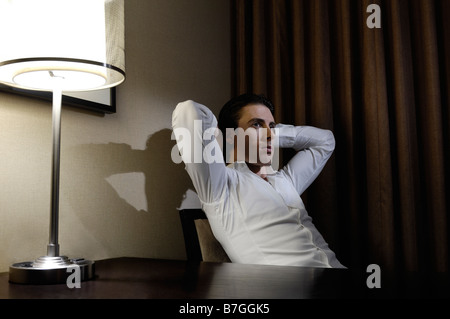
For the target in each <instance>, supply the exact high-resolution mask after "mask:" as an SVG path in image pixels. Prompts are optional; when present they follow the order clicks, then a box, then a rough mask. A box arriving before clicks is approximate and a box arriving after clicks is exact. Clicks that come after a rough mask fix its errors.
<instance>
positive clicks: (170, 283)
mask: <svg viewBox="0 0 450 319" xmlns="http://www.w3.org/2000/svg"><path fill="white" fill-rule="evenodd" d="M367 276H368V274H366V273H360V274H355V273H354V272H352V271H350V270H345V269H344V270H343V269H317V268H301V267H278V266H258V265H240V264H231V263H224V264H219V263H199V264H190V263H187V262H185V261H169V260H155V259H142V258H115V259H108V260H100V261H97V262H96V279H95V280H91V281H87V282H82V283H81V288H79V289H76V288H74V289H69V288H68V287H67V285H65V284H63V285H49V286H46V285H43V286H37V285H18V284H11V283H9V282H8V273H2V274H0V299H55V298H56V299H150V298H152V299H186V298H188V299H305V298H308V299H314V298H380V297H381V298H403V297H413V298H416V297H424V298H434V297H439V298H444V297H445V298H449V297H450V292H449V288H448V287H449V286H447V284H448V282H449V281H448V277H447V276H445V278H444V279H445V280H444V281H442V280H441V279H439V280H438V281H437V282H435V281H430V279H429V278H428V279H427V280H426V281H418V280H416V279H414V280H412V281H411V282H410V283H409V284H408V283H407V284H406V285H405V286H401V287H398V286H396V285H391V284H390V282H389V281H388V278H387V277H382V281H381V283H382V288H380V289H369V288H368V287H367V285H366V279H367ZM435 285H437V286H435Z"/></svg>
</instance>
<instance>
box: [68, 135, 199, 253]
mask: <svg viewBox="0 0 450 319" xmlns="http://www.w3.org/2000/svg"><path fill="white" fill-rule="evenodd" d="M171 134H172V131H171V130H169V129H164V130H161V131H159V132H157V133H155V134H153V135H151V136H150V137H149V138H148V140H147V147H146V149H145V150H136V149H132V148H131V147H130V146H129V145H127V144H113V143H109V144H88V145H79V146H76V147H72V148H70V149H68V150H65V151H64V152H65V153H66V156H67V157H68V159H70V160H67V161H64V163H66V162H67V163H70V164H68V165H69V166H70V167H66V169H67V170H69V171H70V173H69V174H67V175H70V176H72V178H71V179H70V180H67V181H66V182H65V184H66V185H67V186H68V188H70V189H71V190H72V191H71V193H70V194H67V195H66V197H68V198H67V200H68V202H69V205H70V208H69V209H70V210H71V211H72V212H73V213H72V214H75V215H77V218H78V219H79V221H78V223H81V224H82V225H83V227H84V229H85V230H86V233H88V234H89V235H90V236H92V237H93V239H95V245H94V246H95V247H97V248H96V249H97V250H98V249H101V250H102V251H101V252H99V253H101V255H102V256H107V257H110V256H144V257H156V258H170V259H174V258H175V259H177V258H178V257H179V258H183V257H184V256H185V251H184V241H183V237H182V229H181V224H180V221H179V215H178V212H177V208H179V207H180V206H181V204H182V201H183V198H184V197H185V194H186V193H188V192H189V191H190V189H193V186H192V182H191V181H190V179H189V176H188V175H187V173H186V171H185V169H184V165H183V164H175V163H173V161H172V159H171V151H172V148H173V146H174V145H175V141H173V140H172V139H171Z"/></svg>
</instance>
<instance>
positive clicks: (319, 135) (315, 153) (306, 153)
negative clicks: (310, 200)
mask: <svg viewBox="0 0 450 319" xmlns="http://www.w3.org/2000/svg"><path fill="white" fill-rule="evenodd" d="M277 132H278V143H279V147H280V148H292V149H294V150H295V151H297V153H296V154H295V156H294V157H293V158H292V159H291V160H290V161H289V163H288V164H287V165H286V166H285V167H284V168H283V169H282V171H283V172H284V173H285V174H286V175H287V176H288V177H289V178H290V179H291V180H292V183H293V184H294V187H295V189H296V190H297V192H298V193H299V194H300V195H301V194H302V193H303V192H304V191H305V190H306V189H307V188H308V187H309V186H310V185H311V184H312V182H314V180H315V179H316V178H317V176H318V175H319V174H320V172H321V171H322V170H323V168H324V167H325V164H326V163H327V161H328V159H329V158H330V157H331V155H332V154H333V151H334V147H335V140H334V135H333V133H332V132H331V131H329V130H323V129H319V128H315V127H311V126H292V125H283V124H279V125H277Z"/></svg>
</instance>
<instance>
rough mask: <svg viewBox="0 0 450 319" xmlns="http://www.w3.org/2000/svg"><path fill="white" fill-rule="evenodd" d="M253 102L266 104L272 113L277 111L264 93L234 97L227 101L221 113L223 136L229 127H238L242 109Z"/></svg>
mask: <svg viewBox="0 0 450 319" xmlns="http://www.w3.org/2000/svg"><path fill="white" fill-rule="evenodd" d="M252 104H262V105H265V106H266V107H267V108H268V109H269V110H270V112H271V113H272V115H273V114H274V112H275V110H274V107H273V104H272V102H270V101H269V99H267V98H266V97H265V96H264V95H262V94H259V95H258V94H253V93H245V94H242V95H239V96H237V97H235V98H232V99H231V100H229V101H228V102H227V103H225V105H224V106H223V107H222V110H220V113H219V119H218V122H219V129H220V130H221V131H222V134H223V136H225V133H226V129H227V128H233V129H236V128H237V127H238V121H239V116H240V112H241V109H242V108H243V107H245V106H247V105H252Z"/></svg>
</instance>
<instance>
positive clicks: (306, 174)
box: [172, 101, 345, 268]
mask: <svg viewBox="0 0 450 319" xmlns="http://www.w3.org/2000/svg"><path fill="white" fill-rule="evenodd" d="M194 121H196V122H197V124H196V125H194ZM198 121H201V125H198V123H200V122H198ZM172 126H173V130H174V135H175V137H176V139H177V144H178V147H179V150H180V153H181V157H182V160H183V161H184V163H185V165H186V170H187V172H188V174H189V176H190V177H191V179H192V182H193V185H194V187H195V189H196V191H197V194H198V196H199V199H200V202H201V205H202V209H203V210H204V212H205V214H206V215H207V217H208V220H209V223H210V225H211V229H212V231H213V233H214V236H215V237H216V239H217V240H218V241H219V242H220V243H221V245H222V247H223V248H224V250H225V252H226V253H227V254H228V257H229V258H230V260H231V261H232V262H235V263H243V264H266V265H289V266H305V267H335V268H345V267H344V266H343V265H342V264H341V263H340V262H339V261H338V260H337V258H336V256H335V254H334V252H333V251H331V249H330V248H329V247H328V244H327V243H326V242H325V240H324V239H323V237H322V235H321V234H320V233H319V231H318V230H317V229H316V227H315V226H314V224H313V223H312V219H311V217H310V216H309V215H308V213H307V211H306V209H305V206H304V204H303V201H302V199H301V198H300V195H301V194H302V193H303V192H304V191H305V190H306V189H307V188H308V186H309V185H311V183H312V182H313V181H314V180H315V179H316V177H317V176H318V175H319V173H320V172H321V171H322V169H323V167H324V166H325V164H326V162H327V160H328V159H329V157H330V156H331V154H332V152H333V150H334V145H335V141H334V137H333V134H332V133H331V131H327V130H322V129H318V128H314V127H307V126H297V127H295V126H292V125H277V129H278V130H277V133H278V139H279V147H285V148H293V149H294V150H296V151H297V153H296V155H295V156H294V157H293V158H292V159H291V160H290V161H289V163H288V164H287V165H286V166H285V167H284V168H282V169H281V170H279V171H277V172H275V171H274V173H273V174H271V175H268V176H267V181H266V180H264V179H263V178H261V177H260V176H258V175H256V174H255V173H253V172H252V171H250V169H249V168H248V167H247V164H246V163H245V162H236V163H233V164H230V165H228V166H226V165H225V164H224V163H223V162H220V161H213V162H211V161H205V160H203V161H201V162H199V161H198V158H197V161H194V154H193V153H194V152H191V151H189V152H188V151H187V150H186V148H187V147H188V144H186V142H187V141H186V136H184V137H183V138H181V137H180V134H178V133H179V130H178V129H180V128H181V129H183V130H186V129H187V130H188V131H189V132H190V135H191V138H192V139H191V141H190V142H191V143H192V145H193V143H197V144H196V145H201V147H202V150H204V149H205V148H206V147H208V148H209V149H211V147H213V148H214V149H216V150H217V149H219V146H218V142H217V140H216V139H215V137H214V136H212V137H211V134H209V138H210V139H205V138H204V135H203V133H204V132H205V131H206V130H207V129H210V128H216V127H217V120H216V118H215V116H214V115H213V113H212V112H211V111H210V110H209V109H208V108H207V107H206V106H204V105H201V104H198V103H196V102H193V101H186V102H182V103H179V104H178V105H177V107H176V109H175V110H174V112H173V116H172ZM211 143H214V144H211ZM197 147H198V146H197ZM193 148H195V147H193ZM183 149H184V150H183ZM220 156H222V155H221V154H220Z"/></svg>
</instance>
